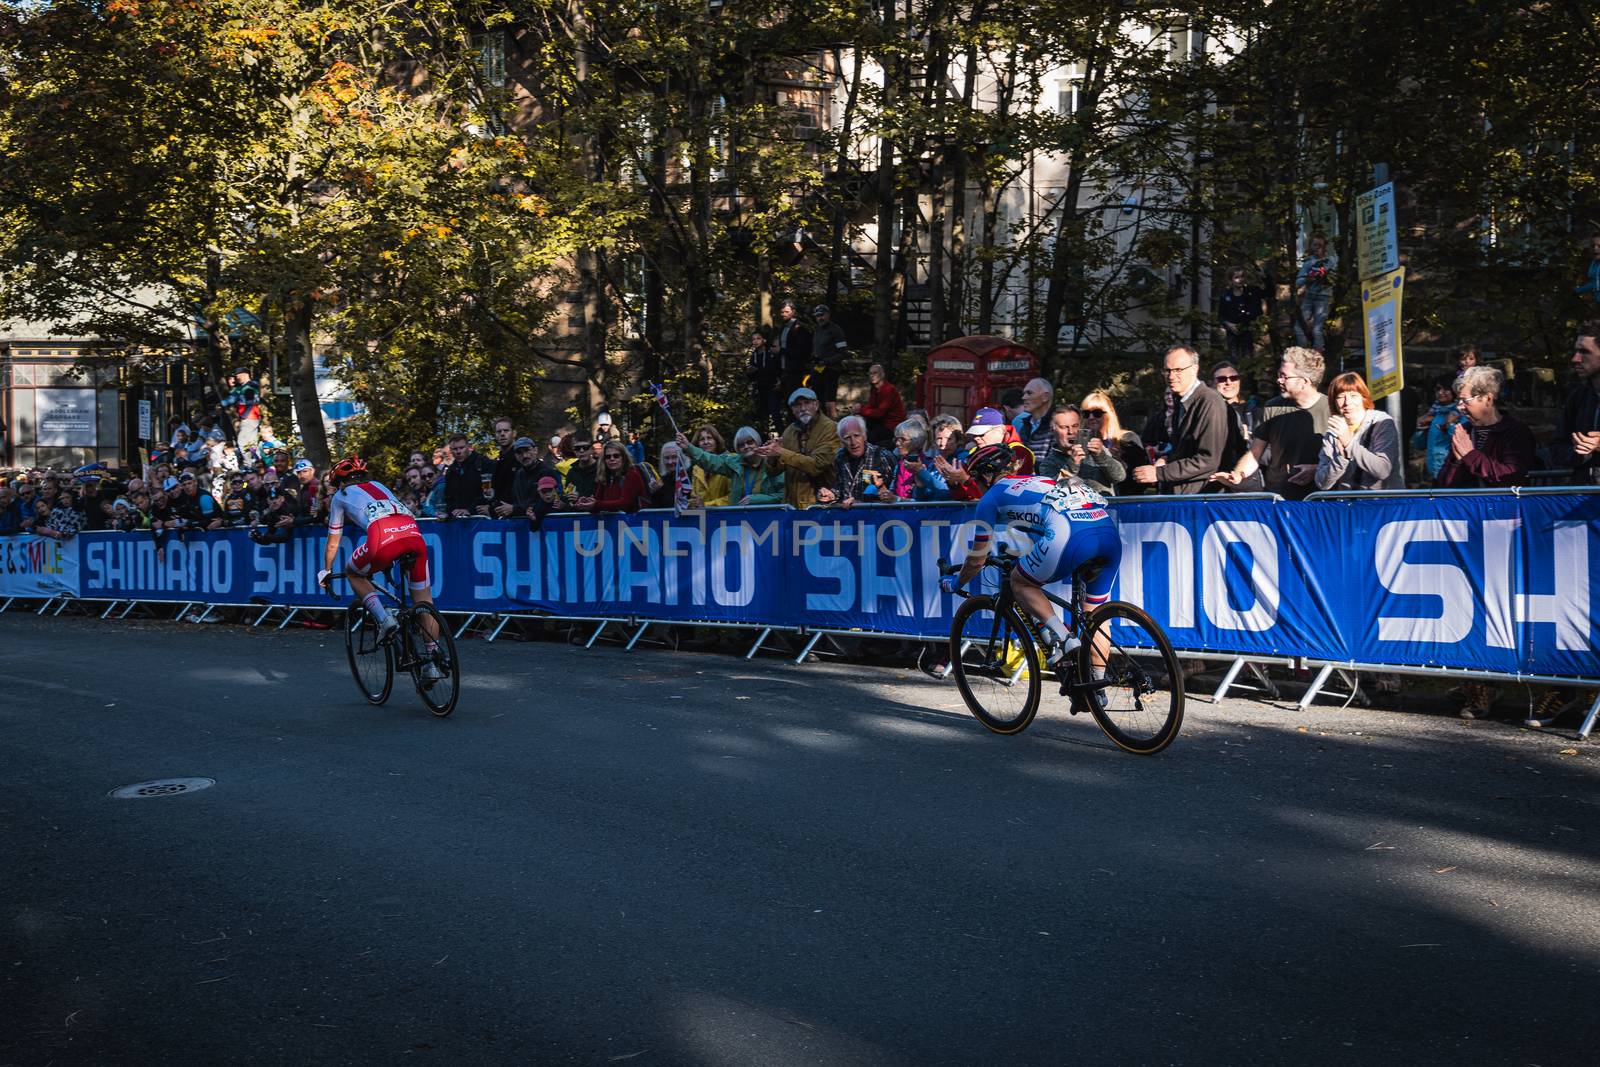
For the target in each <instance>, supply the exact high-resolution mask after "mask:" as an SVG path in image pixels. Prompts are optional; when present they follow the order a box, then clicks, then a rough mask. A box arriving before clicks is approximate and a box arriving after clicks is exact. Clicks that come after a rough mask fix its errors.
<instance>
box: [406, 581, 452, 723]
mask: <svg viewBox="0 0 1600 1067" xmlns="http://www.w3.org/2000/svg"><path fill="white" fill-rule="evenodd" d="M425 619H431V620H432V621H433V625H434V626H436V627H438V632H439V637H438V647H437V648H435V649H434V650H433V652H432V653H429V652H428V631H427V627H426V623H425V622H424V621H423V620H425ZM406 640H407V641H408V642H409V643H410V646H411V653H412V655H411V657H410V659H411V681H412V682H413V683H414V684H415V685H416V687H417V695H418V696H419V697H421V698H422V702H423V703H424V704H426V705H427V706H428V710H429V711H431V712H433V714H434V715H435V716H437V717H438V718H441V719H442V718H444V717H445V716H446V715H449V714H450V713H451V712H452V711H454V710H456V701H457V700H458V699H459V698H460V696H461V662H460V661H459V660H458V659H456V642H455V638H453V637H451V636H450V627H449V626H447V625H445V621H444V616H443V615H440V614H439V612H438V611H437V609H435V608H434V606H433V605H432V604H414V605H412V607H411V617H410V618H409V619H408V620H407V621H406ZM430 664H431V665H432V666H434V667H436V668H438V675H439V677H438V678H436V679H435V678H430V677H428V675H427V669H428V667H429V665H430Z"/></svg>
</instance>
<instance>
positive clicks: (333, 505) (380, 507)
mask: <svg viewBox="0 0 1600 1067" xmlns="http://www.w3.org/2000/svg"><path fill="white" fill-rule="evenodd" d="M328 481H329V482H330V483H332V485H333V486H334V487H335V489H336V490H337V492H335V493H334V494H333V498H332V499H331V500H329V501H328V547H327V550H326V551H325V552H324V553H323V559H322V566H323V568H324V569H323V571H322V573H321V574H319V575H317V581H318V582H319V583H320V584H322V585H324V586H326V585H327V582H328V577H329V575H330V574H332V572H333V564H334V560H336V559H338V557H339V543H340V542H341V541H342V540H343V539H344V529H345V526H346V525H347V524H348V525H350V526H354V527H355V528H356V529H357V530H359V531H361V532H363V533H365V534H366V535H367V536H366V540H365V541H363V542H362V543H361V545H360V546H359V547H358V548H357V549H356V550H355V552H353V553H352V554H351V556H350V560H349V562H348V563H346V564H345V568H344V574H345V577H346V578H348V579H349V580H350V588H351V589H352V590H354V591H355V594H356V596H358V597H359V598H360V599H361V602H362V603H363V604H364V605H366V609H367V611H368V612H369V613H370V614H371V615H372V617H373V619H374V620H376V621H377V624H378V631H379V633H380V634H381V635H382V636H384V637H387V636H388V635H389V634H391V633H392V632H394V630H395V628H396V627H397V626H399V623H397V622H396V621H395V619H394V616H393V615H390V614H389V611H388V609H387V608H385V607H384V606H383V598H382V597H380V596H379V595H378V592H377V589H376V588H375V587H374V586H373V584H372V577H371V576H372V573H373V572H374V571H380V572H381V571H386V570H388V569H389V568H390V567H392V566H393V565H394V561H395V560H397V559H399V558H400V557H401V556H403V555H405V554H406V553H408V552H410V553H414V554H415V555H416V557H417V558H416V562H415V563H413V564H412V565H411V573H410V576H409V582H410V585H411V599H412V600H413V601H415V602H416V603H419V604H431V603H433V591H432V590H431V589H430V588H429V583H428V543H427V542H426V541H424V540H423V539H422V532H421V531H420V530H418V529H417V520H416V518H415V516H413V515H412V514H411V512H410V510H409V509H408V508H407V507H406V506H405V505H404V504H402V503H400V501H399V499H398V498H397V497H396V496H395V495H394V493H392V492H390V491H389V487H388V486H386V485H384V484H383V483H382V482H378V481H373V480H372V479H371V478H369V477H368V475H367V465H366V463H365V462H364V461H363V460H362V459H361V457H360V456H350V457H348V458H346V459H342V460H340V461H339V462H338V463H335V464H334V465H333V469H332V470H330V471H329V472H328ZM422 629H423V635H424V637H425V638H426V640H427V646H428V652H429V653H432V652H433V651H434V650H435V648H437V646H438V640H439V631H438V625H437V624H436V623H435V622H434V619H433V616H431V615H423V616H422ZM423 675H424V677H427V678H430V679H433V680H435V681H437V680H438V679H439V678H442V677H444V675H443V672H441V671H440V669H439V667H438V666H437V665H436V664H434V663H433V661H432V659H431V658H430V660H429V662H428V665H427V666H426V667H424V668H423Z"/></svg>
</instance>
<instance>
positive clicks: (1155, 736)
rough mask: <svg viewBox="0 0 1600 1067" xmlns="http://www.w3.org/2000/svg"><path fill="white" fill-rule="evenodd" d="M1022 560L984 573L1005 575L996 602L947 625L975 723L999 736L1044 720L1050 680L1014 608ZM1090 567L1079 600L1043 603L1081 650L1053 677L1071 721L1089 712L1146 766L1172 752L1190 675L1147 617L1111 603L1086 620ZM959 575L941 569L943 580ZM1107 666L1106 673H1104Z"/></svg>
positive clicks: (984, 602) (1076, 588) (1081, 577)
mask: <svg viewBox="0 0 1600 1067" xmlns="http://www.w3.org/2000/svg"><path fill="white" fill-rule="evenodd" d="M1017 562H1018V561H1017V557H1016V556H1014V555H1010V554H1008V553H1006V552H1004V551H1002V552H1001V553H1000V554H998V555H996V556H993V557H991V558H990V559H989V561H988V562H987V563H985V564H984V567H985V569H989V568H993V569H995V570H997V571H999V574H1000V587H999V590H998V592H996V593H995V594H993V595H990V594H987V593H967V592H965V591H962V590H958V591H957V592H958V593H959V594H960V595H961V596H962V597H963V598H964V599H963V600H962V602H961V604H960V605H959V606H958V607H957V608H956V614H955V618H954V619H953V620H952V621H951V624H950V669H951V673H953V674H954V675H955V679H956V688H958V689H959V690H960V691H961V699H962V700H963V701H965V702H966V705H967V707H968V708H969V709H971V711H972V714H973V715H974V716H976V717H977V719H978V721H979V722H981V723H983V725H984V726H986V727H988V728H989V729H990V730H993V731H994V732H995V733H997V734H1015V733H1021V732H1022V731H1023V730H1026V729H1027V728H1028V724H1029V723H1031V722H1033V717H1034V716H1035V715H1036V714H1038V712H1039V702H1040V698H1041V693H1042V688H1043V685H1042V683H1043V679H1044V678H1045V677H1046V675H1047V673H1048V672H1047V669H1046V668H1045V666H1044V664H1043V661H1042V660H1041V658H1040V655H1039V649H1040V647H1041V645H1042V644H1043V641H1042V639H1041V637H1040V628H1039V624H1038V623H1037V622H1035V621H1034V619H1033V616H1032V615H1031V614H1029V613H1028V612H1027V610H1026V609H1023V608H1022V607H1021V605H1019V604H1018V603H1017V600H1016V596H1015V594H1013V593H1012V591H1011V580H1010V579H1011V573H1012V571H1014V570H1015V569H1016V566H1017ZM1095 566H1097V564H1096V562H1095V561H1090V562H1089V563H1087V564H1085V565H1084V566H1083V567H1080V568H1078V571H1077V573H1075V574H1074V575H1073V577H1072V600H1071V602H1070V603H1069V602H1068V601H1065V600H1062V599H1061V598H1060V597H1058V596H1056V595H1054V594H1053V593H1051V592H1050V591H1049V590H1045V591H1044V594H1045V596H1046V597H1048V598H1049V599H1050V602H1051V603H1053V604H1055V605H1057V606H1058V607H1060V608H1062V609H1063V611H1064V612H1065V619H1066V623H1067V629H1068V630H1069V631H1070V632H1071V633H1072V635H1073V636H1075V637H1077V638H1078V639H1079V641H1081V642H1082V644H1081V645H1080V646H1079V648H1078V649H1077V651H1076V652H1073V653H1070V654H1069V655H1068V657H1067V660H1066V661H1065V662H1064V663H1063V664H1062V667H1061V669H1060V670H1059V671H1058V672H1055V673H1054V677H1055V678H1056V680H1057V681H1058V682H1059V683H1060V692H1061V695H1062V696H1067V697H1070V698H1071V711H1072V714H1074V715H1077V714H1078V713H1080V712H1082V711H1084V710H1086V709H1087V710H1088V711H1089V713H1090V714H1091V715H1093V716H1094V720H1095V722H1097V723H1099V724H1100V728H1101V729H1102V730H1104V731H1105V733H1106V736H1107V737H1109V738H1111V740H1112V742H1113V743H1114V744H1116V746H1117V747H1118V748H1121V749H1123V750H1125V751H1128V752H1133V753H1136V754H1138V755H1141V756H1149V755H1154V754H1155V753H1157V752H1160V751H1161V750H1162V749H1164V748H1166V747H1167V746H1168V745H1170V744H1171V743H1172V741H1173V739H1174V738H1175V737H1177V736H1178V729H1179V727H1181V726H1182V725H1183V668H1182V666H1181V665H1180V664H1179V663H1178V657H1177V655H1176V654H1175V653H1174V652H1173V651H1172V642H1170V641H1169V640H1167V635H1166V633H1165V632H1164V631H1163V630H1162V629H1161V626H1160V625H1159V624H1158V623H1157V622H1156V621H1155V620H1154V619H1152V618H1151V617H1150V616H1149V615H1147V614H1145V612H1144V611H1142V610H1141V609H1139V608H1137V607H1135V606H1134V605H1132V604H1129V603H1126V602H1125V601H1120V600H1113V601H1111V602H1109V603H1106V604H1101V605H1100V606H1099V607H1097V608H1095V609H1094V610H1092V611H1087V612H1086V611H1085V606H1084V585H1085V581H1086V578H1087V577H1088V576H1092V574H1093V570H1092V568H1093V567H1095ZM960 569H961V567H960V565H959V564H957V565H951V564H950V563H948V562H947V561H945V560H940V561H939V570H940V573H942V574H954V573H956V572H957V571H959V570H960ZM1097 661H1098V664H1099V665H1103V667H1104V670H1103V671H1101V670H1099V669H1098V666H1097Z"/></svg>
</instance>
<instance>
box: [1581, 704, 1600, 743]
mask: <svg viewBox="0 0 1600 1067" xmlns="http://www.w3.org/2000/svg"><path fill="white" fill-rule="evenodd" d="M1596 718H1600V693H1596V694H1595V698H1594V703H1593V704H1590V705H1589V714H1588V716H1587V717H1585V718H1584V720H1583V725H1582V726H1580V727H1578V737H1579V739H1580V740H1584V741H1587V740H1588V739H1589V731H1590V730H1593V729H1594V720H1595V719H1596Z"/></svg>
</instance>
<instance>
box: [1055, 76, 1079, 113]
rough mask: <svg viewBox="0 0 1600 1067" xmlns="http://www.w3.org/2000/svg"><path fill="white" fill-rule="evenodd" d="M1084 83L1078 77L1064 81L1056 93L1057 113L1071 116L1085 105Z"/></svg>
mask: <svg viewBox="0 0 1600 1067" xmlns="http://www.w3.org/2000/svg"><path fill="white" fill-rule="evenodd" d="M1082 93H1083V83H1082V82H1081V81H1079V80H1078V79H1077V78H1068V79H1067V80H1066V81H1064V82H1062V83H1061V85H1060V88H1059V90H1058V91H1057V95H1056V114H1058V115H1061V116H1063V117H1070V116H1072V115H1076V114H1077V113H1078V109H1079V108H1080V107H1082V106H1083V96H1082Z"/></svg>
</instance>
